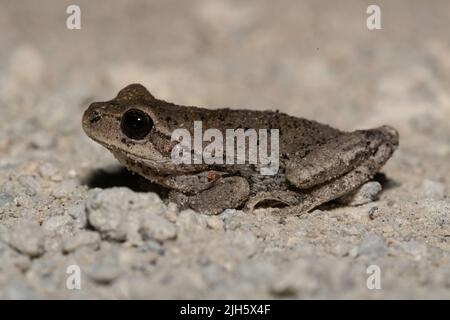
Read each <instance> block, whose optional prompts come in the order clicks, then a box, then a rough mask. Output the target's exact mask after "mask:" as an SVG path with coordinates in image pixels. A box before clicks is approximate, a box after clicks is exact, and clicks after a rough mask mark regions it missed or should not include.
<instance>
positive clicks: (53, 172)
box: [39, 162, 61, 180]
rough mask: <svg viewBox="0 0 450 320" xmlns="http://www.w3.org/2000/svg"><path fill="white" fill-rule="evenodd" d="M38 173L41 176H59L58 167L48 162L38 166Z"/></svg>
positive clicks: (53, 177) (58, 177) (50, 177)
mask: <svg viewBox="0 0 450 320" xmlns="http://www.w3.org/2000/svg"><path fill="white" fill-rule="evenodd" d="M39 174H40V176H41V177H42V178H46V179H51V180H59V179H60V178H61V176H60V172H59V169H58V168H57V167H56V166H55V165H54V164H52V163H50V162H45V163H43V164H42V165H41V166H40V167H39Z"/></svg>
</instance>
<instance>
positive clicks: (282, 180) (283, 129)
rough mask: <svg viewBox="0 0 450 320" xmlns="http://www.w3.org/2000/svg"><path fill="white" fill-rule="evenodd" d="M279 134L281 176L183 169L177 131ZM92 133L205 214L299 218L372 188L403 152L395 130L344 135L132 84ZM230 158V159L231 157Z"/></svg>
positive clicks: (252, 169)
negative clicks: (259, 208)
mask: <svg viewBox="0 0 450 320" xmlns="http://www.w3.org/2000/svg"><path fill="white" fill-rule="evenodd" d="M195 121H201V122H202V126H203V129H207V128H215V129H217V130H219V132H223V133H224V134H225V130H226V129H229V128H231V129H237V128H242V129H249V128H253V129H255V130H259V129H262V128H265V129H278V130H279V131H278V132H279V169H278V171H277V173H276V174H273V175H263V174H261V172H260V170H259V168H258V166H255V165H254V164H250V163H244V164H226V163H225V164H214V163H213V164H207V163H194V164H183V163H181V164H180V163H176V162H174V161H173V159H172V149H173V148H174V146H175V145H176V144H177V141H174V140H173V139H172V133H173V131H174V130H176V129H179V128H184V129H186V130H188V131H189V132H191V133H194V132H193V130H194V129H193V127H194V122H195ZM82 124H83V129H84V131H85V132H86V134H87V135H88V136H89V137H90V138H92V139H93V140H95V141H96V142H98V143H100V144H101V145H103V146H105V147H106V148H107V149H108V150H109V151H111V152H112V153H113V154H114V156H115V157H116V158H117V159H118V161H119V162H120V163H121V164H123V165H124V166H126V167H127V168H128V169H129V170H131V171H133V172H136V173H138V174H139V175H141V176H143V177H145V178H146V179H148V180H150V181H151V182H153V183H156V184H158V185H160V186H162V187H164V188H167V189H168V190H170V193H169V199H171V200H173V201H175V202H176V203H177V204H178V205H179V206H181V207H189V208H192V209H193V210H196V211H198V212H201V213H205V214H218V213H220V212H222V211H223V210H224V209H227V208H244V209H246V210H249V211H251V210H252V209H253V208H254V207H255V206H256V205H258V204H261V203H262V202H264V203H265V204H272V203H278V204H282V205H285V206H288V207H289V208H290V209H289V211H290V212H294V213H297V214H300V213H304V212H307V211H310V210H311V209H314V208H316V207H317V206H319V205H321V204H323V203H325V202H328V201H330V200H333V199H336V198H339V197H341V196H343V195H346V194H348V193H350V192H354V191H355V190H357V189H358V188H359V187H361V186H362V185H363V184H365V183H366V182H368V181H370V180H371V179H372V178H373V177H374V175H375V174H376V173H377V171H378V170H379V169H380V168H381V167H382V166H383V164H384V163H385V162H386V161H387V160H388V159H389V158H390V157H391V155H392V154H393V152H394V151H395V149H396V148H397V146H398V142H399V137H398V133H397V131H396V130H395V129H393V128H391V127H389V126H381V127H378V128H375V129H369V130H358V131H354V132H343V131H340V130H338V129H334V128H332V127H330V126H328V125H324V124H320V123H318V122H315V121H310V120H307V119H303V118H297V117H293V116H290V115H287V114H284V113H280V112H276V111H254V110H234V109H228V108H226V109H206V108H199V107H189V106H181V105H176V104H173V103H169V102H166V101H163V100H159V99H156V98H155V97H154V96H153V95H152V94H151V93H150V92H149V91H147V89H146V88H145V87H144V86H142V85H140V84H131V85H129V86H127V87H125V88H124V89H122V90H121V91H120V92H119V93H118V95H117V96H116V97H115V98H114V99H112V100H110V101H106V102H94V103H92V104H91V105H90V106H89V108H88V109H87V110H86V111H85V113H84V115H83V120H82ZM224 156H225V155H224Z"/></svg>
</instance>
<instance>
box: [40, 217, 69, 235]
mask: <svg viewBox="0 0 450 320" xmlns="http://www.w3.org/2000/svg"><path fill="white" fill-rule="evenodd" d="M71 222H72V218H71V217H70V216H68V215H61V216H53V217H50V218H48V219H47V220H45V221H44V222H43V223H42V229H43V231H44V232H46V233H48V234H53V233H55V234H59V235H63V234H66V233H67V232H69V231H70V229H71V225H70V223H71Z"/></svg>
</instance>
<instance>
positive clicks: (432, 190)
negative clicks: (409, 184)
mask: <svg viewBox="0 0 450 320" xmlns="http://www.w3.org/2000/svg"><path fill="white" fill-rule="evenodd" d="M422 190H423V194H424V196H425V198H427V199H437V200H441V199H443V198H444V197H445V195H446V187H445V185H444V184H443V183H441V182H438V181H433V180H428V179H425V180H424V181H423V184H422Z"/></svg>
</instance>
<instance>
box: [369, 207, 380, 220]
mask: <svg viewBox="0 0 450 320" xmlns="http://www.w3.org/2000/svg"><path fill="white" fill-rule="evenodd" d="M379 215H380V210H379V209H378V207H372V208H370V209H369V219H370V220H374V219H375V218H376V217H378V216H379Z"/></svg>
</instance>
